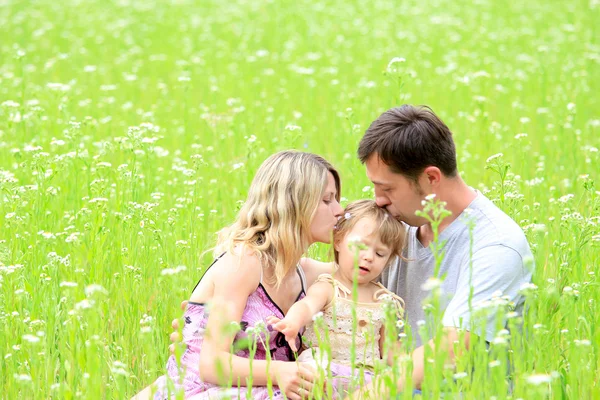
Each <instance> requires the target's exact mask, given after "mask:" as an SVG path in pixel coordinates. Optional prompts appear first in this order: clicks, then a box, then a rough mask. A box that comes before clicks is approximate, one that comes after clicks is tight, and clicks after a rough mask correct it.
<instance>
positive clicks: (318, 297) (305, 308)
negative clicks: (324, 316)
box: [267, 282, 333, 351]
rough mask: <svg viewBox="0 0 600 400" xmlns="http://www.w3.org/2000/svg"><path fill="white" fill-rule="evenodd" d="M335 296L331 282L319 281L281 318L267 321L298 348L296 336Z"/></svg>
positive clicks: (293, 348) (294, 347)
mask: <svg viewBox="0 0 600 400" xmlns="http://www.w3.org/2000/svg"><path fill="white" fill-rule="evenodd" d="M332 297H333V287H332V286H331V283H329V282H317V283H315V284H313V285H312V286H311V287H310V288H308V293H306V297H304V298H303V299H302V300H300V301H298V302H296V303H295V304H294V305H293V306H292V307H290V309H289V311H288V312H287V314H286V315H285V318H283V319H282V320H280V319H279V318H277V317H269V318H268V319H267V322H268V323H269V324H271V325H273V328H274V329H275V330H277V331H279V332H281V333H283V334H284V335H285V339H286V340H287V341H288V343H289V344H290V347H291V349H292V350H293V351H298V349H297V348H296V337H297V336H298V332H299V331H300V329H301V328H302V327H304V326H306V324H308V323H309V322H310V321H312V318H313V316H314V315H315V314H317V313H318V312H319V311H321V310H323V308H325V305H326V304H327V303H329V302H330V301H331V299H332Z"/></svg>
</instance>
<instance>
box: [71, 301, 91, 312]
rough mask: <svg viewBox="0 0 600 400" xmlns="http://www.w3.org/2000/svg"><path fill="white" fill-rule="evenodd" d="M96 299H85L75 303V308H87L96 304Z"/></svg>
mask: <svg viewBox="0 0 600 400" xmlns="http://www.w3.org/2000/svg"><path fill="white" fill-rule="evenodd" d="M94 304H95V302H94V300H88V299H83V300H81V301H80V302H79V303H76V304H75V310H78V311H79V310H87V309H89V308H92V307H93V306H94Z"/></svg>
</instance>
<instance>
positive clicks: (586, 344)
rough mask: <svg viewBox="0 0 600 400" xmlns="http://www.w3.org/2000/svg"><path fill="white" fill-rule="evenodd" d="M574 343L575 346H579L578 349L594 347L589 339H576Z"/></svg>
mask: <svg viewBox="0 0 600 400" xmlns="http://www.w3.org/2000/svg"><path fill="white" fill-rule="evenodd" d="M574 342H575V346H577V347H589V346H591V345H592V342H591V341H589V340H588V339H582V340H578V339H575V340H574Z"/></svg>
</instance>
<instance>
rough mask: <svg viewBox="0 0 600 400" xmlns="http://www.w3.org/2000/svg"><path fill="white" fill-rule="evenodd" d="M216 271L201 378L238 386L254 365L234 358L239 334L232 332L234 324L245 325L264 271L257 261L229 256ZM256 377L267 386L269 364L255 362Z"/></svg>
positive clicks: (255, 259) (203, 347)
mask: <svg viewBox="0 0 600 400" xmlns="http://www.w3.org/2000/svg"><path fill="white" fill-rule="evenodd" d="M241 252H243V250H241ZM214 267H216V268H214ZM214 267H213V268H214V269H213V275H212V278H213V279H212V281H213V283H214V292H213V296H212V299H211V300H210V306H209V307H210V308H209V318H208V322H207V326H206V333H205V337H204V343H203V345H202V351H201V353H200V377H201V378H202V380H204V381H206V382H209V383H214V384H227V383H228V382H234V383H236V382H237V380H238V379H240V381H241V382H245V381H246V378H248V377H249V376H250V364H249V360H248V359H247V358H243V357H238V356H236V355H233V354H231V345H232V344H233V339H234V338H235V335H236V333H237V331H238V330H237V329H232V323H236V322H237V323H239V322H240V321H241V319H242V314H243V313H244V309H245V308H246V303H247V301H248V296H250V294H251V293H252V292H254V291H255V290H256V288H257V287H258V284H259V282H260V273H261V268H262V267H261V265H260V261H259V260H258V258H257V257H255V256H252V255H249V254H246V253H242V254H240V255H233V254H226V255H225V256H223V258H222V259H221V260H219V262H218V263H217V265H215V266H214ZM252 376H253V378H254V382H255V383H256V384H258V385H261V384H262V385H265V384H266V383H267V379H266V378H267V373H266V364H265V365H259V362H258V361H254V362H253V371H252Z"/></svg>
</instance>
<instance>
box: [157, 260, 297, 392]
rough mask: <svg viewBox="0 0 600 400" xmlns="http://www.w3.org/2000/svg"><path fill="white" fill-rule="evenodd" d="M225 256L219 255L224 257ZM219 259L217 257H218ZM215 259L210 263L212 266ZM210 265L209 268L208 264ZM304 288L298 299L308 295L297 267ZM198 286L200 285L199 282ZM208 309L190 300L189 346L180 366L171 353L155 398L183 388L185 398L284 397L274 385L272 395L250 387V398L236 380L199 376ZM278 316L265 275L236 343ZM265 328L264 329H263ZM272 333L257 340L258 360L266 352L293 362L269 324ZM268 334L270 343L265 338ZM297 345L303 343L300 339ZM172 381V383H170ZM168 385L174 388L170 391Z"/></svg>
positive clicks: (185, 336)
mask: <svg viewBox="0 0 600 400" xmlns="http://www.w3.org/2000/svg"><path fill="white" fill-rule="evenodd" d="M221 257H222V255H221V256H220V257H219V258H221ZM217 260H218V258H217ZM217 260H215V261H214V262H213V263H212V264H211V265H210V266H211V267H212V266H213V265H214V263H215V262H216V261H217ZM209 268H210V267H209ZM296 270H297V272H298V275H299V276H300V281H301V283H302V290H301V291H300V293H299V294H298V297H297V299H296V301H298V300H300V299H301V298H303V297H304V296H305V294H306V278H305V276H304V271H303V270H302V267H300V265H298V266H297V267H296ZM196 286H197V285H196ZM208 315H209V310H208V307H207V306H206V305H205V304H201V303H193V302H189V303H188V306H187V309H186V311H185V313H184V320H185V326H184V327H183V332H182V333H183V342H184V343H185V344H186V345H187V349H186V350H185V352H184V353H183V356H182V357H181V365H179V366H178V364H177V360H176V358H175V357H174V356H171V357H170V358H169V360H168V362H167V375H165V376H161V377H160V378H158V380H157V381H156V383H155V384H156V385H157V386H158V392H157V393H156V394H155V396H154V399H155V400H163V399H170V398H171V399H174V398H175V393H176V392H175V390H176V391H179V390H183V391H184V393H185V398H186V399H195V400H208V399H211V400H212V399H257V400H266V399H271V398H272V399H283V397H284V396H283V393H281V391H280V390H279V389H278V388H277V387H273V388H272V391H271V393H272V395H270V393H269V389H268V388H266V387H253V388H251V389H250V393H251V395H250V396H249V397H247V394H248V388H247V387H237V386H236V385H235V383H234V387H232V388H224V387H221V386H218V385H214V384H211V383H207V382H203V381H202V380H201V379H200V375H199V372H198V368H199V365H200V352H201V351H202V343H203V341H204V330H205V329H206V323H207V321H208ZM272 315H275V316H276V317H277V318H283V317H284V314H283V311H282V310H281V308H279V306H278V305H277V304H276V303H275V302H274V301H273V300H272V299H271V297H270V296H269V294H268V293H267V291H266V289H265V287H264V286H263V284H262V275H261V280H260V284H259V285H258V288H257V289H256V291H254V292H253V293H252V294H250V296H248V301H247V303H246V308H245V309H244V312H243V314H242V321H241V328H242V330H241V331H239V332H238V333H237V334H236V336H235V338H234V345H235V343H236V342H239V341H241V340H243V339H246V338H247V337H248V335H247V333H246V332H245V331H246V330H247V329H248V328H249V327H255V326H259V325H260V326H262V327H265V326H266V325H267V324H266V322H265V321H266V318H267V317H268V316H272ZM263 329H264V328H263ZM267 330H268V331H269V334H268V335H267V334H266V333H265V332H263V333H261V334H260V335H261V338H259V339H258V340H257V341H256V346H257V348H256V352H255V354H254V359H255V360H266V359H267V352H268V354H269V356H270V359H271V360H279V361H294V359H295V357H294V353H293V351H292V350H291V348H290V347H289V344H288V343H287V341H286V340H285V337H284V335H283V334H281V333H279V332H276V331H273V330H272V328H271V327H267ZM267 336H268V337H269V340H268V342H267V340H266V338H267ZM265 344H268V346H265ZM297 345H301V339H300V337H299V338H298V343H297ZM235 355H237V356H240V357H246V358H250V350H249V349H245V350H240V351H238V352H236V353H235ZM169 381H170V382H172V385H171V384H170V382H169ZM168 386H171V387H172V388H174V389H175V390H171V393H169V390H168Z"/></svg>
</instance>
